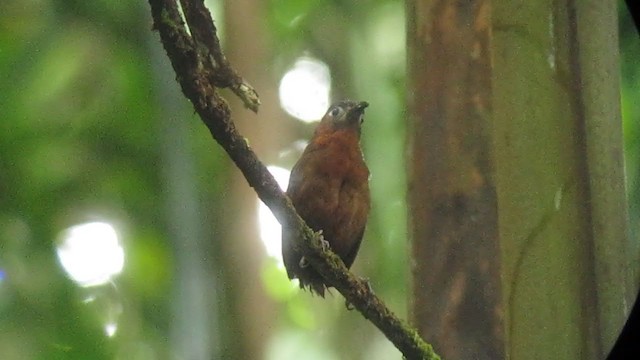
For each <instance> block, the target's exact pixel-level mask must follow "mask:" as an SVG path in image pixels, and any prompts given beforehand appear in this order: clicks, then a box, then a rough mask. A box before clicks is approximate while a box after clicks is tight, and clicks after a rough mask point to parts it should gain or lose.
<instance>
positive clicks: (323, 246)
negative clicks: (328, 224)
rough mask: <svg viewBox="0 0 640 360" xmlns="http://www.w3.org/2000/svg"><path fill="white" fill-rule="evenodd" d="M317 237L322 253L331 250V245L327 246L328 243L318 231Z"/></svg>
mask: <svg viewBox="0 0 640 360" xmlns="http://www.w3.org/2000/svg"><path fill="white" fill-rule="evenodd" d="M318 236H320V246H322V251H327V250H329V249H331V244H329V242H328V241H327V240H325V238H324V236H323V235H322V230H320V231H318Z"/></svg>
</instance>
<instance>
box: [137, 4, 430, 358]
mask: <svg viewBox="0 0 640 360" xmlns="http://www.w3.org/2000/svg"><path fill="white" fill-rule="evenodd" d="M180 3H181V5H182V10H183V12H184V14H185V18H186V20H187V24H188V28H189V32H187V28H186V27H185V22H184V20H183V18H182V16H181V14H180V9H179V7H178V4H177V3H176V0H149V4H150V5H151V14H152V17H153V22H154V29H156V30H157V31H158V32H159V33H160V39H161V41H162V44H163V46H164V48H165V51H166V52H167V55H168V57H169V59H170V60H171V64H172V66H173V69H174V71H175V72H176V74H177V80H178V82H179V83H180V86H181V88H182V91H183V93H184V94H185V96H186V97H187V98H188V99H189V100H190V101H191V103H192V104H193V107H194V108H195V110H196V112H197V113H198V115H199V116H200V118H201V119H202V121H203V122H204V124H205V125H206V126H207V128H208V129H209V131H210V132H211V135H212V136H213V138H214V139H215V140H216V141H217V142H218V143H219V144H220V145H221V146H222V147H223V148H224V150H225V151H226V152H227V154H228V155H229V156H230V157H231V159H232V160H233V161H234V163H235V164H236V166H237V167H238V168H239V169H240V171H242V174H243V175H244V177H245V178H246V179H247V182H248V183H249V185H250V186H251V187H253V188H254V190H255V191H256V193H257V194H258V197H259V198H260V200H262V201H263V202H264V203H265V204H266V205H267V206H268V207H269V208H270V209H271V211H272V212H273V213H274V215H275V216H276V218H277V219H278V221H279V222H280V223H281V224H282V226H286V227H289V228H293V229H296V231H297V232H298V233H299V234H300V236H299V237H298V239H297V240H296V246H298V247H299V249H300V250H301V252H302V254H303V255H304V256H305V257H306V258H307V259H308V260H309V262H310V263H311V266H313V267H314V268H315V269H316V270H317V271H318V273H320V275H322V276H323V277H324V278H325V279H326V280H327V282H328V283H329V284H331V285H332V286H334V287H335V288H336V289H337V290H338V291H339V292H340V293H341V294H342V295H343V296H344V297H345V299H346V300H347V301H348V302H349V303H350V304H352V305H353V306H354V307H355V308H356V309H357V310H358V311H360V313H362V315H363V316H364V317H365V318H367V319H368V320H370V321H371V322H372V323H373V324H374V325H375V326H377V327H378V328H379V329H380V330H381V331H382V332H383V333H384V334H385V336H386V337H387V338H388V339H389V340H390V341H391V342H393V344H394V345H395V346H396V347H397V348H398V349H399V350H400V351H401V352H402V353H403V354H404V356H405V357H406V358H407V359H439V356H438V355H437V354H436V353H435V352H434V351H433V349H432V347H431V345H429V344H427V343H426V342H425V341H424V340H422V338H420V336H419V335H418V333H417V332H416V330H415V329H413V328H411V327H409V326H408V325H407V324H406V323H404V322H403V321H402V320H400V319H399V318H398V317H397V316H395V315H394V314H393V313H392V312H391V311H390V310H389V309H388V308H387V307H386V305H385V304H384V303H383V302H382V301H381V300H380V299H379V298H378V297H377V296H376V295H375V294H374V293H373V291H372V290H371V288H370V287H369V285H368V283H367V282H366V281H364V280H362V279H360V278H357V277H355V276H354V275H353V274H351V273H350V272H349V270H348V269H347V268H346V267H345V265H344V263H343V262H342V260H340V258H339V257H338V256H337V255H335V254H334V253H333V252H331V251H330V250H324V249H323V247H322V244H321V240H320V236H319V234H317V233H315V232H314V231H313V230H311V229H310V228H309V227H308V226H307V225H306V224H305V222H304V220H302V218H300V216H299V215H298V214H297V212H296V210H295V208H294V207H293V205H292V204H291V201H290V200H289V198H288V197H287V196H286V195H285V194H284V193H283V192H282V190H281V189H280V187H279V186H278V184H277V183H276V181H275V179H274V178H273V176H272V175H271V173H270V172H269V171H268V170H267V168H266V167H265V166H264V164H263V163H262V162H260V160H258V158H257V156H256V154H255V153H254V152H253V150H251V148H250V147H249V145H248V142H247V140H246V139H245V138H244V137H242V136H241V135H240V134H239V133H238V131H237V130H236V127H235V125H234V123H233V121H231V111H230V110H229V106H228V104H227V102H226V101H225V100H224V99H223V98H222V97H221V96H220V95H219V94H218V92H217V88H220V87H229V88H231V89H232V90H233V91H234V93H236V94H237V95H238V96H239V97H240V98H242V99H243V101H244V102H245V105H247V107H249V108H251V109H252V110H254V111H257V106H258V105H259V100H258V97H257V93H256V92H255V90H253V88H251V86H250V85H248V83H247V82H246V81H244V80H243V79H242V78H241V77H240V76H239V75H238V74H237V73H236V72H235V70H233V69H232V68H231V66H230V64H229V62H228V61H227V60H226V58H225V56H224V53H223V52H222V50H221V48H220V41H219V40H218V37H217V34H216V28H215V25H214V24H213V21H212V20H211V14H210V13H209V11H208V10H207V9H206V7H205V6H204V3H203V0H180ZM234 87H235V89H236V90H234Z"/></svg>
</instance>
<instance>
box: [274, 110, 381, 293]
mask: <svg viewBox="0 0 640 360" xmlns="http://www.w3.org/2000/svg"><path fill="white" fill-rule="evenodd" d="M367 106H369V104H368V103H367V102H364V101H363V102H354V101H348V100H345V101H340V102H338V103H336V104H334V105H332V106H331V107H330V108H329V110H327V113H326V114H325V115H324V117H323V118H322V120H321V121H320V124H319V125H318V127H317V128H316V130H315V132H314V134H313V138H312V139H311V141H310V142H309V144H308V145H307V147H306V148H305V150H304V152H303V153H302V156H301V157H300V160H298V162H297V163H296V164H295V166H294V167H293V170H291V177H290V179H289V186H288V188H287V195H289V197H290V198H291V201H292V202H293V205H294V206H295V208H296V210H297V211H298V214H300V216H301V217H302V218H303V219H304V220H305V221H306V222H307V225H309V227H311V229H313V230H314V231H322V236H323V237H324V239H325V240H326V241H327V242H328V244H329V246H330V247H331V250H333V252H335V253H336V254H337V255H338V256H340V258H341V259H342V261H343V262H344V264H345V265H346V266H347V267H348V268H350V267H351V265H352V264H353V261H354V260H355V258H356V255H357V253H358V249H359V248H360V243H361V242H362V235H363V234H364V228H365V225H366V223H367V217H368V215H369V207H370V199H369V169H368V168H367V165H366V164H365V162H364V158H363V155H362V150H361V149H360V129H361V125H362V122H363V119H364V118H363V116H364V109H365V108H366V107H367ZM294 236H296V233H295V232H294V231H292V230H291V229H286V228H283V229H282V257H283V260H284V266H285V268H286V269H287V275H288V276H289V279H293V278H298V279H299V281H300V287H301V288H303V289H304V288H306V287H308V288H309V289H310V290H311V291H312V292H316V293H317V294H319V295H320V296H322V297H324V291H325V289H326V288H328V287H330V285H329V284H326V283H325V282H324V280H323V279H322V276H321V275H320V274H318V273H317V272H316V271H315V270H314V269H313V268H312V267H311V266H309V264H308V263H307V262H306V260H305V259H304V258H303V256H302V255H301V254H300V252H298V251H296V249H295V248H294V239H293V237H294Z"/></svg>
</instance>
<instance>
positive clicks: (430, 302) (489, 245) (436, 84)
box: [408, 0, 639, 359]
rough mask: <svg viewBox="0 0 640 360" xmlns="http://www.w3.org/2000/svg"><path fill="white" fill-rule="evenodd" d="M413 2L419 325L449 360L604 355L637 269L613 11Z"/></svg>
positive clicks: (591, 2)
mask: <svg viewBox="0 0 640 360" xmlns="http://www.w3.org/2000/svg"><path fill="white" fill-rule="evenodd" d="M408 4H409V5H408V17H409V21H408V24H409V26H408V39H409V56H408V57H409V71H410V79H409V82H410V85H409V88H410V92H409V93H410V108H409V111H410V116H411V120H412V125H413V127H414V131H413V132H410V133H411V134H412V139H411V140H412V148H411V150H412V160H411V164H412V173H411V183H410V189H409V191H410V195H409V200H410V203H411V210H412V211H411V216H412V226H413V228H412V232H413V245H414V304H413V318H414V321H415V322H416V323H417V326H418V327H419V329H420V331H421V332H422V334H423V335H424V336H425V337H426V338H427V340H429V341H432V342H433V343H434V345H435V347H436V349H438V351H439V352H440V353H441V354H442V355H443V356H444V357H445V358H457V359H471V358H473V359H476V358H504V357H507V358H510V359H528V358H531V359H539V358H545V359H546V358H554V359H601V358H604V357H605V356H606V354H607V353H608V351H609V349H610V348H611V346H612V345H613V343H614V341H615V339H616V337H617V335H618V333H619V331H620V330H621V328H622V326H623V324H624V321H625V317H626V315H627V314H628V311H629V307H630V305H631V304H632V302H633V295H634V294H635V292H636V290H637V285H635V284H637V282H635V283H634V281H633V280H634V279H636V278H637V274H638V273H637V268H638V264H639V262H638V261H637V260H638V256H637V254H632V253H631V251H629V249H630V243H629V239H628V234H627V226H628V220H627V215H626V203H625V195H624V181H623V179H624V177H623V168H622V137H621V122H620V113H619V112H620V110H619V86H618V79H617V77H618V71H619V69H618V60H617V51H618V50H617V34H616V29H617V19H616V6H615V3H612V2H601V1H596V0H586V1H575V0H564V1H560V2H558V1H555V2H552V1H544V2H518V3H514V2H512V1H504V0H494V1H493V5H492V9H490V6H489V2H488V0H487V1H471V2H466V3H464V4H462V3H459V2H455V1H449V0H441V1H419V0H412V1H409V2H408ZM491 64H493V67H492V66H491ZM496 194H497V195H496ZM496 196H497V197H496ZM497 210H499V212H497ZM498 225H499V226H498ZM501 279H502V280H501ZM501 298H502V299H504V300H503V303H504V306H502V305H501V301H500V300H501ZM503 311H504V314H505V316H504V319H503V317H502V315H501V314H502V313H503ZM502 329H504V330H505V331H504V335H503V330H502Z"/></svg>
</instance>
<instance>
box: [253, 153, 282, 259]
mask: <svg viewBox="0 0 640 360" xmlns="http://www.w3.org/2000/svg"><path fill="white" fill-rule="evenodd" d="M267 169H269V171H270V172H271V174H272V175H273V177H274V178H275V179H276V181H277V182H278V185H280V188H281V189H283V190H284V189H286V188H287V184H288V183H289V175H290V172H289V170H287V169H284V168H281V167H278V166H267ZM258 225H259V227H260V239H262V243H263V244H264V247H265V249H266V251H267V255H269V256H271V257H273V258H275V259H276V260H277V261H278V263H279V264H282V252H281V250H280V247H281V244H282V227H281V226H280V223H279V222H278V220H276V218H275V216H273V213H271V210H269V208H268V207H267V205H265V204H264V203H263V202H262V201H260V200H258Z"/></svg>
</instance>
